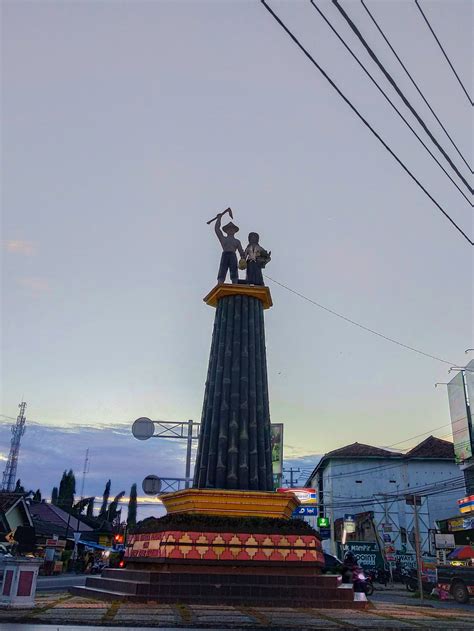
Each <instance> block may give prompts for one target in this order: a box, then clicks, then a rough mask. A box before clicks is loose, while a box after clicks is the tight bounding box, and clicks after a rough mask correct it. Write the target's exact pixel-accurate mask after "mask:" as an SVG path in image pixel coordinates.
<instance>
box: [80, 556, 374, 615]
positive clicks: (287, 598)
mask: <svg viewBox="0 0 474 631" xmlns="http://www.w3.org/2000/svg"><path fill="white" fill-rule="evenodd" d="M191 568H192V566H191V565H187V566H186V568H183V567H182V566H177V567H175V566H173V565H163V567H162V571H157V570H156V569H155V570H153V571H146V570H132V569H129V567H127V568H126V569H123V570H117V569H113V570H112V569H109V570H105V571H104V572H103V574H102V576H101V577H90V578H88V579H87V583H86V586H85V587H72V588H70V591H71V592H72V593H73V594H74V595H76V596H83V597H87V598H99V599H101V600H108V601H111V600H122V601H132V602H149V601H157V602H160V603H186V604H195V605H230V606H246V607H249V606H253V607H255V606H258V607H265V606H267V607H321V608H325V609H326V608H328V609H329V608H330V609H336V608H342V609H349V608H350V609H353V608H355V609H363V608H365V607H366V606H367V602H366V601H365V602H364V601H355V600H354V592H353V589H352V585H344V584H342V583H341V582H340V581H341V579H340V577H338V576H329V575H328V576H323V575H316V574H311V573H307V572H296V573H294V572H290V573H288V572H287V571H286V569H282V568H280V570H279V571H268V570H267V571H262V569H261V570H260V571H257V572H256V571H255V569H254V568H252V569H251V568H248V569H247V571H243V569H242V567H239V568H236V567H227V569H226V570H225V571H224V570H223V568H222V567H221V568H219V569H218V571H212V570H211V571H209V570H210V568H209V567H208V566H205V567H203V566H202V565H200V566H199V567H198V566H196V567H195V568H194V570H193V571H191ZM275 569H276V568H275Z"/></svg>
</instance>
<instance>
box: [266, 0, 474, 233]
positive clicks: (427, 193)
mask: <svg viewBox="0 0 474 631" xmlns="http://www.w3.org/2000/svg"><path fill="white" fill-rule="evenodd" d="M260 2H261V4H262V5H263V6H264V7H265V9H266V10H267V11H268V12H269V13H270V15H271V16H272V17H273V18H274V20H275V21H276V22H278V24H279V25H280V26H281V27H282V29H283V30H284V31H285V32H286V34H287V35H288V36H289V37H290V38H291V39H292V40H293V42H294V43H295V44H296V45H297V46H298V48H299V49H300V50H301V51H302V52H303V53H304V54H305V55H306V57H307V58H308V59H309V60H310V61H311V63H312V64H313V65H314V66H315V67H316V68H317V69H318V70H319V72H320V73H321V74H322V75H323V77H324V78H325V79H326V80H327V81H328V82H329V83H330V84H331V86H332V87H333V88H334V89H335V90H336V92H337V93H338V94H339V96H340V97H341V98H342V99H343V100H344V101H345V102H346V103H347V105H348V106H349V107H350V108H351V110H352V111H353V112H354V113H355V114H356V115H357V116H358V118H359V119H360V120H361V121H362V122H363V123H364V125H365V126H366V127H367V128H368V129H370V131H371V132H372V133H373V134H374V136H375V137H376V138H377V140H379V142H381V143H382V145H383V146H384V147H385V149H386V150H387V151H388V152H389V153H390V155H391V156H392V157H393V158H394V159H395V160H396V161H397V162H398V164H399V165H400V166H401V167H402V169H403V170H404V171H405V172H406V173H408V175H409V176H410V177H411V178H412V180H413V181H414V182H415V183H416V184H417V185H418V187H419V188H420V189H421V190H422V191H423V192H424V193H425V195H426V196H427V197H428V198H429V199H430V200H431V201H432V202H433V204H434V205H435V206H436V207H437V208H438V210H440V211H441V212H442V213H443V215H444V216H445V217H446V219H448V221H449V222H450V223H451V224H452V225H453V226H454V227H455V228H456V230H458V232H460V233H461V234H462V236H463V237H464V238H465V239H466V241H467V242H468V243H469V244H470V245H474V241H472V240H471V239H470V237H468V236H467V234H466V233H465V232H464V231H463V229H462V228H461V227H460V226H458V225H457V223H456V222H455V221H454V219H452V218H451V217H450V216H449V214H448V213H447V212H446V211H445V210H444V208H443V207H442V206H441V204H439V203H438V202H437V201H436V200H435V198H434V197H433V196H432V195H431V194H430V193H429V192H428V190H427V189H426V188H425V187H424V186H423V184H422V183H421V182H420V181H419V180H418V179H417V178H416V177H415V176H414V175H413V173H412V172H411V171H410V170H409V168H408V167H407V166H406V165H405V164H404V163H403V162H402V160H401V159H400V158H399V157H398V156H397V155H396V153H395V152H394V151H392V149H391V148H390V147H389V146H388V145H387V143H386V142H385V141H384V140H383V139H382V137H381V136H380V134H379V133H378V132H377V131H375V129H374V128H373V127H372V125H370V123H369V122H368V121H367V120H366V119H365V118H364V117H363V116H362V114H361V113H360V112H359V110H358V109H357V108H356V107H355V106H354V105H353V104H352V103H351V101H350V100H349V99H348V98H347V97H346V96H345V95H344V94H343V92H342V91H341V90H340V89H339V88H338V86H337V85H336V84H335V83H334V81H333V80H332V79H331V77H330V76H329V75H328V74H327V73H326V71H325V70H323V68H322V67H321V66H320V65H319V64H318V62H317V61H316V60H315V59H314V57H313V56H312V55H311V54H310V53H309V52H308V51H307V50H306V48H305V47H304V46H303V44H301V42H300V41H299V40H298V39H297V38H296V36H295V35H294V34H293V33H292V32H291V31H290V29H289V28H288V27H287V26H286V24H284V22H283V21H282V20H281V19H280V18H279V17H278V15H277V14H276V13H275V12H274V11H273V10H272V9H271V7H269V6H268V4H267V3H266V0H260Z"/></svg>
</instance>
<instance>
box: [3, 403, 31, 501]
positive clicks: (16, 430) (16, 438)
mask: <svg viewBox="0 0 474 631" xmlns="http://www.w3.org/2000/svg"><path fill="white" fill-rule="evenodd" d="M18 407H19V408H20V413H19V414H18V417H17V419H16V423H15V425H12V439H11V443H10V453H9V454H8V460H7V466H6V467H5V471H4V472H3V482H2V490H3V491H8V492H10V493H11V492H12V491H14V490H15V483H16V470H17V467H18V454H19V453H20V442H21V437H22V436H23V434H24V433H25V431H26V427H25V424H26V417H25V410H26V403H25V402H24V401H22V402H21V403H20V405H19V406H18Z"/></svg>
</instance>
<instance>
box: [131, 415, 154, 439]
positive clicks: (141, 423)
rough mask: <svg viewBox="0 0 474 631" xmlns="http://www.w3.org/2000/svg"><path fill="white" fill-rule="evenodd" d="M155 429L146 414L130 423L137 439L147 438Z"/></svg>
mask: <svg viewBox="0 0 474 631" xmlns="http://www.w3.org/2000/svg"><path fill="white" fill-rule="evenodd" d="M154 431H155V426H154V424H153V421H151V420H150V419H149V418H146V416H142V417H141V418H137V420H136V421H135V422H134V423H133V425H132V434H133V435H134V436H135V438H137V439H138V440H148V439H149V438H151V437H152V436H153V433H154Z"/></svg>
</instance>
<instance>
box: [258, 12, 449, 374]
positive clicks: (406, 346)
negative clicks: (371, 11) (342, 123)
mask: <svg viewBox="0 0 474 631" xmlns="http://www.w3.org/2000/svg"><path fill="white" fill-rule="evenodd" d="M261 1H262V2H263V1H264V0H261ZM265 278H268V280H271V281H272V283H275V284H276V285H279V286H280V287H283V289H286V290H287V291H290V292H291V293H292V294H295V295H296V296H299V297H300V298H303V300H306V301H307V302H310V303H311V304H313V305H315V306H316V307H319V309H323V310H324V311H327V312H328V313H331V314H332V315H335V316H337V317H338V318H341V320H344V321H345V322H349V324H353V325H354V326H357V327H359V329H362V330H363V331H367V332H368V333H372V334H373V335H377V337H381V338H382V339H383V340H386V341H387V342H392V344H396V345H397V346H401V347H402V348H406V349H408V350H410V351H413V352H414V353H418V354H419V355H423V356H424V357H429V358H430V359H435V360H436V361H438V362H442V363H443V364H449V365H450V366H455V365H456V364H455V363H453V362H450V361H448V360H447V359H442V358H441V357H437V356H436V355H431V354H430V353H425V352H424V351H420V349H418V348H415V347H414V346H409V345H408V344H404V343H403V342H399V341H398V340H395V339H394V338H393V337H388V336H387V335H384V334H383V333H379V332H378V331H375V330H374V329H371V328H369V327H368V326H365V325H363V324H360V323H359V322H356V321H355V320H351V319H350V318H348V317H346V316H344V315H342V314H341V313H338V312H337V311H334V309H330V308H329V307H325V306H324V305H322V304H321V303H319V302H316V301H315V300H312V298H308V296H305V295H304V294H301V293H300V292H299V291H296V290H295V289H292V288H291V287H288V285H284V284H283V283H280V282H279V281H277V280H275V279H274V278H272V277H271V276H268V274H265Z"/></svg>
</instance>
